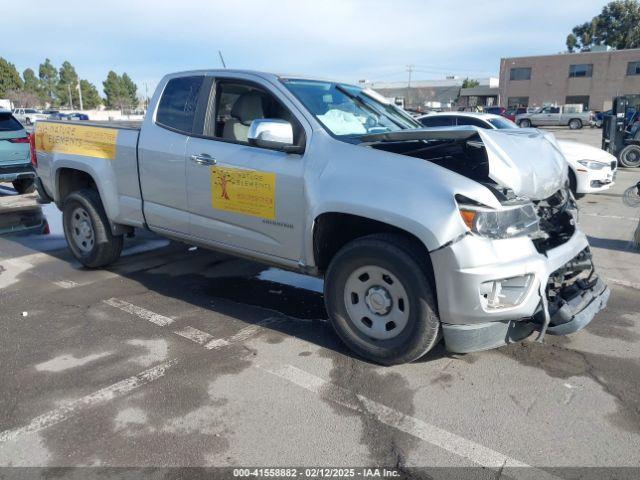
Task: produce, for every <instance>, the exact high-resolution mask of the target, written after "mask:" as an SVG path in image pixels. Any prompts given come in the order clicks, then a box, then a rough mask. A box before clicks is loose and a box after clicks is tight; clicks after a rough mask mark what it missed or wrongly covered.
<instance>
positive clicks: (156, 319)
mask: <svg viewBox="0 0 640 480" xmlns="http://www.w3.org/2000/svg"><path fill="white" fill-rule="evenodd" d="M103 302H104V303H106V304H107V305H110V306H112V307H115V308H118V309H120V310H122V311H124V312H127V313H129V314H131V315H135V316H137V317H139V318H142V319H143V320H147V321H149V322H151V323H155V324H156V325H159V326H161V327H166V326H167V325H171V324H172V323H173V322H174V319H173V318H169V317H165V316H164V315H160V314H159V313H155V312H152V311H151V310H147V309H145V308H142V307H138V306H137V305H134V304H132V303H129V302H125V301H124V300H119V299H117V298H110V299H108V300H103ZM281 321H283V319H282V318H278V317H269V318H266V319H264V320H261V321H259V322H257V323H255V324H253V325H249V326H247V327H244V328H243V329H241V330H239V331H238V332H237V333H235V334H233V335H231V336H230V337H227V338H213V335H211V334H209V333H207V332H203V331H202V330H198V329H197V328H194V327H192V326H190V325H187V326H185V327H183V328H181V329H180V330H176V331H174V332H173V333H175V334H176V335H179V336H181V337H183V338H186V339H188V340H191V341H192V342H195V343H197V344H198V345H201V346H203V347H204V348H206V349H207V350H217V349H219V348H222V347H226V346H227V345H232V344H234V343H240V342H243V341H245V340H247V339H248V338H249V337H252V336H253V335H255V334H256V333H258V332H259V331H260V329H261V328H263V327H265V326H266V325H269V324H272V323H277V322H281Z"/></svg>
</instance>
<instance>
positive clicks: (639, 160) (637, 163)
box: [619, 145, 640, 168]
mask: <svg viewBox="0 0 640 480" xmlns="http://www.w3.org/2000/svg"><path fill="white" fill-rule="evenodd" d="M619 157H620V165H622V166H623V167H627V168H633V167H640V145H627V146H626V147H624V148H623V149H622V150H621V151H620V155H619Z"/></svg>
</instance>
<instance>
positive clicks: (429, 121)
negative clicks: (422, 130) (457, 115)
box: [420, 115, 455, 127]
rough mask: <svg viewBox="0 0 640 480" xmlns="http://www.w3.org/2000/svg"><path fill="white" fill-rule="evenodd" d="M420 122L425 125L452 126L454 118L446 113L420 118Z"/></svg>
mask: <svg viewBox="0 0 640 480" xmlns="http://www.w3.org/2000/svg"><path fill="white" fill-rule="evenodd" d="M420 123H421V124H422V125H424V126H425V127H452V126H453V125H454V124H455V119H454V118H453V117H450V116H448V115H433V116H426V117H424V118H421V119H420Z"/></svg>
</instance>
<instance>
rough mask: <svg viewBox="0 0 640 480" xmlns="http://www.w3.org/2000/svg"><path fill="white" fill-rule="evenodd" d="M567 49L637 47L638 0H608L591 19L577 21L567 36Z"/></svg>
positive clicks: (639, 30) (639, 35) (639, 37)
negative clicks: (597, 46)
mask: <svg viewBox="0 0 640 480" xmlns="http://www.w3.org/2000/svg"><path fill="white" fill-rule="evenodd" d="M566 43H567V50H569V51H570V52H572V51H574V50H575V49H576V47H580V48H581V49H582V50H585V49H589V48H591V47H593V46H595V45H608V46H610V47H613V48H616V49H618V50H623V49H627V48H638V47H640V2H638V0H615V1H613V2H609V3H608V4H607V5H605V6H604V7H603V8H602V11H601V12H600V13H599V14H598V15H596V16H595V17H593V18H592V19H591V21H589V22H585V23H582V24H580V25H576V26H575V27H573V30H572V33H571V34H569V35H568V36H567V40H566Z"/></svg>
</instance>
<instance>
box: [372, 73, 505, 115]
mask: <svg viewBox="0 0 640 480" xmlns="http://www.w3.org/2000/svg"><path fill="white" fill-rule="evenodd" d="M477 81H478V83H479V85H478V87H474V88H462V84H463V82H464V79H462V78H458V77H449V78H446V79H443V80H417V81H416V80H414V81H412V82H411V83H410V84H408V82H366V83H364V84H363V85H366V86H367V87H370V88H372V89H374V90H375V91H377V92H378V93H380V94H381V95H383V96H384V97H387V98H389V99H392V100H393V101H395V102H396V104H398V105H401V106H403V107H405V108H409V109H415V110H431V109H444V110H448V109H451V108H453V107H456V106H459V105H462V106H473V107H475V106H491V105H496V104H497V99H498V88H497V87H498V79H497V78H494V77H489V78H479V79H477Z"/></svg>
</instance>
